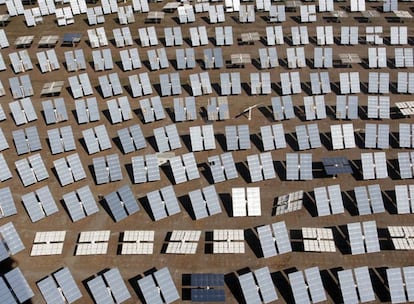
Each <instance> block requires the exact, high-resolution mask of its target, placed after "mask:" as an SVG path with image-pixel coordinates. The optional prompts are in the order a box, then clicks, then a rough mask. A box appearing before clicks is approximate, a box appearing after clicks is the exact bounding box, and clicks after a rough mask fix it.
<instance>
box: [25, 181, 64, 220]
mask: <svg viewBox="0 0 414 304" xmlns="http://www.w3.org/2000/svg"><path fill="white" fill-rule="evenodd" d="M22 201H23V205H24V207H25V209H26V211H27V213H29V216H30V219H31V221H32V222H37V221H39V220H41V219H43V218H45V217H46V216H50V215H52V214H54V213H57V212H58V211H59V209H58V207H57V205H56V202H55V199H54V198H53V195H52V193H51V192H50V189H49V186H44V187H41V188H39V189H37V190H35V191H34V192H30V193H27V194H24V195H22Z"/></svg>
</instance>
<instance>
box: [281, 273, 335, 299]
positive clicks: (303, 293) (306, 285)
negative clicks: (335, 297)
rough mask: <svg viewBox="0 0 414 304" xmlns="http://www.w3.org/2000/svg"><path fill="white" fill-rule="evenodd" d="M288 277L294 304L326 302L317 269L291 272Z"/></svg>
mask: <svg viewBox="0 0 414 304" xmlns="http://www.w3.org/2000/svg"><path fill="white" fill-rule="evenodd" d="M288 277H289V282H290V285H291V287H292V291H293V297H294V299H295V302H296V303H312V302H313V303H318V302H322V301H326V300H327V298H326V294H325V290H324V287H323V283H322V279H321V275H320V272H319V268H318V267H312V268H307V269H305V270H304V271H296V272H292V273H289V275H288ZM308 289H309V291H308Z"/></svg>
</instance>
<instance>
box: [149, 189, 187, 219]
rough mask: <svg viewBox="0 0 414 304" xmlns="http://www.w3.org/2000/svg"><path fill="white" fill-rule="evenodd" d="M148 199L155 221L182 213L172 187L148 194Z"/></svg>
mask: <svg viewBox="0 0 414 304" xmlns="http://www.w3.org/2000/svg"><path fill="white" fill-rule="evenodd" d="M147 199H148V202H149V204H150V208H151V211H152V215H153V217H154V220H155V221H158V220H161V219H163V218H166V217H168V216H171V215H174V214H177V213H179V212H181V210H180V206H179V205H178V200H177V196H176V195H175V191H174V188H173V187H172V186H171V185H170V186H167V187H163V188H161V189H160V190H156V191H152V192H149V193H147Z"/></svg>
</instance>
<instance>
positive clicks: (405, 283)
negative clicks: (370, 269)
mask: <svg viewBox="0 0 414 304" xmlns="http://www.w3.org/2000/svg"><path fill="white" fill-rule="evenodd" d="M413 275H414V268H413V267H412V266H409V267H402V268H388V269H387V281H388V287H389V290H390V294H391V301H392V303H403V302H407V301H409V302H411V301H413V300H414V294H413V292H412V289H411V288H412V287H413V284H414V281H413Z"/></svg>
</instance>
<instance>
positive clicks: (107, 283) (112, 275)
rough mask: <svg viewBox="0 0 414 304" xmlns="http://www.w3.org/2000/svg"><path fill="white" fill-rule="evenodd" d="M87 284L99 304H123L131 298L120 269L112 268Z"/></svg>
mask: <svg viewBox="0 0 414 304" xmlns="http://www.w3.org/2000/svg"><path fill="white" fill-rule="evenodd" d="M86 283H87V285H88V288H89V290H90V292H91V294H92V297H93V298H94V300H95V302H96V303H97V304H101V303H122V302H124V301H126V300H128V299H130V298H131V294H130V293H129V291H128V288H127V286H126V284H125V282H124V280H123V279H122V276H121V273H120V272H119V270H118V268H111V269H109V270H107V271H105V272H104V273H103V274H101V275H97V276H96V277H95V278H93V279H91V280H89V281H87V282H86Z"/></svg>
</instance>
